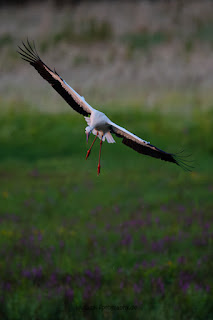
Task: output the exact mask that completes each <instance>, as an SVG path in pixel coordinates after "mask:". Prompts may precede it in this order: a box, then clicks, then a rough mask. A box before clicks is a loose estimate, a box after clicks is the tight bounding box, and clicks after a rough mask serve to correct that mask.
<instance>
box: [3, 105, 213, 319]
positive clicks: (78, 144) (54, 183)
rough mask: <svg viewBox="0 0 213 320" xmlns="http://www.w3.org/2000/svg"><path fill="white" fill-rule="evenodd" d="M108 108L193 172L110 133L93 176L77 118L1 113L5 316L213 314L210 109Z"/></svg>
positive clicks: (95, 152) (212, 116) (207, 316)
mask: <svg viewBox="0 0 213 320" xmlns="http://www.w3.org/2000/svg"><path fill="white" fill-rule="evenodd" d="M111 110H113V108H111ZM108 115H109V116H110V117H111V118H112V119H113V120H114V121H115V122H117V123H118V124H120V125H121V126H124V127H126V128H127V129H129V130H131V131H133V132H134V133H135V134H137V135H139V136H141V137H142V138H144V139H146V140H148V141H150V142H151V143H152V144H154V145H156V146H158V147H160V148H162V149H163V150H165V151H169V152H175V151H180V150H181V148H182V149H185V151H184V152H185V154H186V155H188V154H192V155H191V156H190V157H188V158H187V159H190V160H193V163H192V165H193V166H194V167H195V169H194V170H193V171H192V172H185V171H184V170H182V169H181V168H180V167H178V166H175V165H174V164H170V163H166V162H163V161H160V160H157V159H152V158H149V157H147V156H142V155H140V154H137V153H136V152H134V151H133V150H131V149H129V148H127V147H126V146H124V145H123V144H122V143H121V141H119V139H116V142H117V143H116V144H113V145H109V144H107V143H104V144H103V150H102V159H101V164H102V167H101V174H100V176H99V177H98V176H97V162H98V150H99V149H98V148H99V143H97V142H96V145H95V146H94V149H93V150H92V152H91V155H90V158H89V159H88V160H87V161H85V156H86V151H87V148H88V146H87V145H86V138H85V134H84V126H85V122H84V119H82V118H81V116H78V115H76V114H74V112H70V113H66V114H57V115H54V114H46V113H38V112H32V111H31V112H21V113H20V112H18V111H14V110H10V111H8V112H5V113H3V114H2V115H1V118H0V145H1V149H0V179H1V184H0V257H1V259H0V318H1V319H13V320H18V319H20V320H21V319H39V320H43V319H63V320H64V319H119V318H120V319H129V318H130V317H134V318H135V319H139V318H140V319H149V320H152V319H153V320H154V319H159V320H161V319H174V320H176V319H179V320H183V319H187V320H195V319H196V320H197V319H202V320H203V319H205V320H210V319H213V167H212V163H213V140H212V136H213V127H212V122H213V113H212V112H207V111H206V112H204V111H203V112H197V113H196V112H195V113H193V114H192V115H190V117H187V116H186V117H185V118H184V119H183V118H182V117H180V116H178V115H175V116H174V115H172V114H167V115H165V114H164V115H162V114H159V113H157V112H154V111H150V112H147V113H145V112H144V113H142V112H141V111H139V110H138V109H134V110H131V112H129V113H128V112H127V111H125V110H124V112H116V111H112V112H111V114H108ZM91 140H92V139H91ZM90 143H91V141H90Z"/></svg>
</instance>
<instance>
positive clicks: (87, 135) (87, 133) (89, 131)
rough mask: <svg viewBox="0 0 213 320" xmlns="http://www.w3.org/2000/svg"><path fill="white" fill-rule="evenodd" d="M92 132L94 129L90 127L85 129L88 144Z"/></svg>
mask: <svg viewBox="0 0 213 320" xmlns="http://www.w3.org/2000/svg"><path fill="white" fill-rule="evenodd" d="M91 132H92V128H91V127H90V126H88V127H86V128H85V133H86V137H87V143H88V140H89V136H90V133H91Z"/></svg>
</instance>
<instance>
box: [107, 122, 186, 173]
mask: <svg viewBox="0 0 213 320" xmlns="http://www.w3.org/2000/svg"><path fill="white" fill-rule="evenodd" d="M111 132H112V133H114V134H115V135H116V136H118V137H119V138H123V140H122V143H123V144H125V145H126V146H128V147H130V148H132V149H133V150H135V151H137V152H139V153H142V154H145V155H148V156H151V157H154V158H158V159H161V160H164V161H169V162H173V163H175V164H177V165H179V166H181V167H183V168H184V169H186V170H190V166H189V165H188V164H187V161H186V160H184V158H182V157H181V156H178V155H176V154H172V153H168V152H165V151H163V150H161V149H159V148H157V147H155V146H153V145H152V144H150V142H147V141H145V140H143V139H141V138H139V137H137V136H136V135H135V134H133V133H131V132H129V131H127V130H126V129H124V128H122V127H120V126H118V125H117V124H115V123H114V122H111Z"/></svg>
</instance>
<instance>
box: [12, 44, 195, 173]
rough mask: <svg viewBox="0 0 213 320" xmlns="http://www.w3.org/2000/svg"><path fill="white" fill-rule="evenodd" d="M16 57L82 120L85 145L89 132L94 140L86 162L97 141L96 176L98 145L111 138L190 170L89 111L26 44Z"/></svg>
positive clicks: (183, 162) (100, 114)
mask: <svg viewBox="0 0 213 320" xmlns="http://www.w3.org/2000/svg"><path fill="white" fill-rule="evenodd" d="M18 52H19V54H20V55H21V57H22V59H23V60H25V61H27V62H29V63H30V64H31V65H32V66H33V67H34V68H35V69H36V70H37V71H38V73H39V74H40V75H41V76H42V77H43V78H44V79H45V80H47V81H48V82H49V83H50V84H51V86H52V87H53V88H54V89H55V90H56V91H57V92H58V93H59V94H60V95H61V96H62V97H63V98H64V100H65V101H66V102H67V103H68V104H69V105H70V106H71V107H72V108H73V109H74V110H75V111H77V112H78V113H80V114H82V115H83V116H84V117H85V120H86V122H87V124H88V126H87V127H86V128H85V132H86V136H87V141H88V139H89V135H90V133H91V132H92V133H93V134H94V135H95V139H94V141H93V143H92V145H91V147H90V149H89V150H88V151H87V156H86V159H87V158H88V156H89V154H90V151H91V148H92V146H93V144H94V142H95V140H96V138H97V137H99V139H100V151H99V161H98V174H99V173H100V156H101V147H102V142H103V141H105V139H106V140H107V142H108V143H114V142H115V140H114V139H113V137H112V134H115V135H116V136H117V137H120V138H122V142H123V143H124V144H125V145H126V146H128V147H130V148H132V149H134V150H135V151H137V152H139V153H141V154H145V155H148V156H151V157H154V158H158V159H161V160H164V161H169V162H173V163H175V164H177V165H179V166H181V167H183V168H184V169H186V170H190V168H191V167H190V166H189V165H188V163H187V161H186V160H185V159H184V158H183V157H181V156H178V155H176V154H172V153H168V152H165V151H163V150H161V149H159V148H157V147H155V146H153V145H152V144H150V143H149V142H147V141H145V140H143V139H141V138H139V137H137V136H136V135H134V134H133V133H131V132H129V131H127V130H126V129H124V128H122V127H120V126H118V125H117V124H115V123H114V122H112V121H111V120H110V119H109V118H108V117H107V116H106V115H105V114H104V113H103V112H100V111H98V110H96V109H94V108H93V107H91V106H90V105H89V104H88V103H87V102H86V101H85V99H84V97H81V96H80V95H79V94H78V93H77V92H76V91H75V90H74V89H73V88H71V87H70V86H69V85H68V84H67V83H66V81H65V80H63V79H62V78H61V77H60V76H59V74H58V73H57V72H56V70H55V69H54V71H53V70H51V69H50V68H49V67H48V66H47V65H46V64H45V63H44V62H43V61H42V60H41V58H40V57H39V55H38V53H37V50H36V47H35V45H34V43H33V44H31V43H30V42H29V41H28V40H27V43H26V44H25V43H23V47H22V48H21V47H19V51H18Z"/></svg>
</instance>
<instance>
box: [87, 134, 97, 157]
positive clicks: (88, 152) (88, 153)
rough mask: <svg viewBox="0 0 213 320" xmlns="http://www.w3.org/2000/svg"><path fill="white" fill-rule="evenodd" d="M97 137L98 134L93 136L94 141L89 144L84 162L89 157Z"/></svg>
mask: <svg viewBox="0 0 213 320" xmlns="http://www.w3.org/2000/svg"><path fill="white" fill-rule="evenodd" d="M97 136H98V132H97V134H96V136H95V139H94V140H93V143H92V144H91V147H90V148H89V150H88V151H87V155H86V160H87V158H88V157H89V155H90V152H91V149H92V146H93V144H94V143H95V140H96V139H97Z"/></svg>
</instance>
